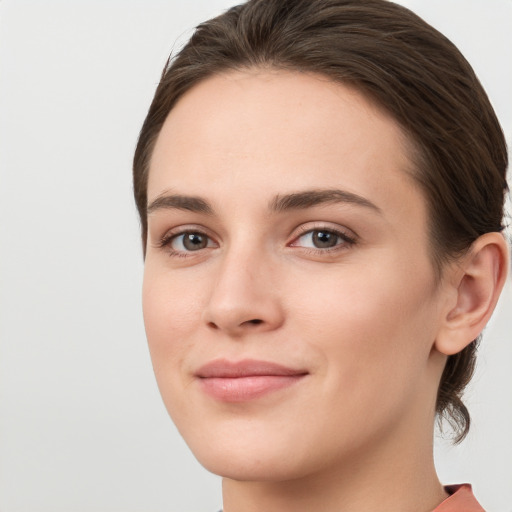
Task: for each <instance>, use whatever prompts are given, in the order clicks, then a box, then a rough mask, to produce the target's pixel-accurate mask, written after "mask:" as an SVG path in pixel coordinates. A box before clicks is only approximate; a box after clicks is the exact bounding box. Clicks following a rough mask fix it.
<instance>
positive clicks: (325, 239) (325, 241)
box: [313, 231, 338, 248]
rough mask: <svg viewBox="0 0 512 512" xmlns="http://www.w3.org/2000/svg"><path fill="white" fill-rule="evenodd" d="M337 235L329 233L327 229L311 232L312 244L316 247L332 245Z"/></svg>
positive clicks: (334, 243)
mask: <svg viewBox="0 0 512 512" xmlns="http://www.w3.org/2000/svg"><path fill="white" fill-rule="evenodd" d="M337 239H338V235H336V234H335V233H329V231H315V232H314V233H313V244H314V245H315V247H318V248H326V247H334V246H335V245H336V242H337Z"/></svg>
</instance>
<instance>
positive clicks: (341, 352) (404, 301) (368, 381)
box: [291, 255, 436, 401]
mask: <svg viewBox="0 0 512 512" xmlns="http://www.w3.org/2000/svg"><path fill="white" fill-rule="evenodd" d="M373 261H379V259H378V260H373ZM386 261H388V263H387V264H386ZM393 261H396V258H389V259H388V260H387V259H386V257H385V255H383V256H382V257H381V258H380V262H381V264H380V265H378V266H377V265H375V264H373V265H371V266H370V265H369V266H367V267H365V266H364V265H361V266H360V267H359V268H356V267H355V266H354V267H348V266H347V267H346V268H342V269H340V270H339V271H338V269H333V271H332V272H331V273H330V275H328V274H317V275H316V276H315V279H309V280H308V281H307V284H306V289H307V290H308V293H304V292H302V293H297V294H295V295H294V294H291V295H292V296H295V297H296V298H297V302H296V307H297V313H296V314H295V315H294V316H295V317H296V318H298V319H300V324H301V325H299V326H297V328H298V332H302V333H308V335H307V342H308V343H309V344H310V345H311V346H312V347H313V348H316V349H317V350H320V351H321V352H322V356H323V358H324V359H325V367H326V368H327V372H328V377H329V379H330V381H329V382H331V383H332V386H333V387H334V386H335V383H336V385H338V386H342V387H343V388H345V389H348V390H349V391H350V393H353V396H355V397H356V396H357V397H359V399H360V400H362V401H364V400H367V397H366V398H363V396H362V395H364V394H371V393H375V392H376V394H380V390H382V392H383V393H384V392H385V391H384V390H388V391H389V389H390V388H391V387H393V388H397V389H401V388H403V386H404V385H406V384H407V386H411V385H414V383H415V382H417V381H418V374H419V372H421V371H424V369H425V366H426V364H427V360H428V356H429V353H430V349H431V346H432V342H433V340H434V338H435V325H436V322H435V300H434V295H433V291H432V277H431V272H430V266H429V265H426V264H423V265H416V272H415V273H410V272H407V269H406V268H403V269H402V267H401V265H400V263H399V262H398V261H396V262H395V263H393ZM413 274H414V275H413ZM303 287H304V281H303V286H302V288H303ZM391 376H392V377H393V378H390V377H391ZM341 380H343V382H340V381H341ZM404 391H405V390H404ZM404 391H402V393H403V392H404Z"/></svg>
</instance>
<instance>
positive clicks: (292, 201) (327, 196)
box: [270, 189, 382, 213]
mask: <svg viewBox="0 0 512 512" xmlns="http://www.w3.org/2000/svg"><path fill="white" fill-rule="evenodd" d="M329 203H348V204H355V205H357V206H363V207H365V208H370V209H372V210H374V211H376V212H378V213H382V210H381V209H380V208H379V207H378V206H377V205H376V204H374V203H372V202H371V201H369V200H368V199H366V198H365V197H362V196H359V195H357V194H354V193H352V192H347V191H346V190H339V189H322V190H305V191H303V192H296V193H293V194H286V195H278V196H276V197H275V198H274V199H273V200H272V201H271V203H270V209H271V210H272V211H275V212H282V211H286V210H303V209H306V208H311V207H313V206H319V205H322V204H329Z"/></svg>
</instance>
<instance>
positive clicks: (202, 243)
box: [183, 233, 206, 251]
mask: <svg viewBox="0 0 512 512" xmlns="http://www.w3.org/2000/svg"><path fill="white" fill-rule="evenodd" d="M183 245H184V247H185V248H186V249H188V250H189V251H197V250H198V249H204V248H205V247H206V237H204V236H203V235H201V234H200V233H187V234H186V235H185V236H184V237H183Z"/></svg>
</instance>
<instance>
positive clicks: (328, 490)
mask: <svg viewBox="0 0 512 512" xmlns="http://www.w3.org/2000/svg"><path fill="white" fill-rule="evenodd" d="M407 153H408V152H407V139H406V137H405V136H404V134H403V133H402V131H401V129H400V127H399V126H398V125H397V123H396V122H395V121H394V120H393V119H391V118H390V117H389V116H387V115H386V114H385V113H384V112H382V111H381V110H380V109H378V108H377V107H376V106H374V105H373V104H372V103H370V102H369V101H367V100H366V99H365V98H364V97H363V96H362V95H360V94H359V93H358V92H356V91H354V90H352V89H350V88H348V87H345V86H342V85H340V84H333V83H331V82H329V81H327V80H325V79H323V78H321V77H318V76H314V75H308V74H299V73H292V72H284V71H271V70H249V71H244V72H230V73H228V74H223V75H218V76H215V77H212V78H209V79H207V80H205V81H203V82H202V83H200V84H199V85H197V86H195V87H194V88H193V89H191V90H190V91H189V92H188V93H186V94H185V96H184V97H182V98H181V99H180V100H179V102H178V103H177V105H176V106H175V107H174V108H173V110H172V111H171V113H170V115H169V116H168V118H167V120H166V122H165V124H164V126H163V128H162V131H161V133H160V135H159V138H158V140H157V143H156V146H155V149H154V153H153V158H152V162H151V168H150V175H149V182H148V204H149V205H152V206H150V211H149V214H148V227H149V234H148V240H147V254H146V263H145V275H144V289H143V306H144V319H145V324H146V331H147V337H148V343H149V348H150V352H151V357H152V361H153V366H154V370H155V374H156V378H157V382H158V385H159V388H160V391H161V394H162V397H163V399H164V402H165V404H166V407H167V409H168V411H169V413H170V415H171V417H172V418H173V420H174V422H175V423H176V425H177V427H178V429H179V430H180V432H181V434H182V435H183V437H184V438H185V440H186V442H187V443H188V444H189V446H190V448H191V449H192V451H193V452H194V454H195V456H196V457H197V458H198V460H199V461H200V462H201V463H202V464H203V465H204V466H205V467H206V468H207V469H209V470H210V471H212V472H214V473H217V474H219V475H222V476H223V477H224V480H223V495H224V510H225V512H234V511H237V512H240V511H242V512H245V511H253V510H254V511H256V510H266V511H270V512H272V511H274V510H275V511H277V510H280V511H282V510H293V511H301V510H304V511H306V510H309V511H310V510H322V511H325V512H329V511H331V510H332V511H334V510H336V511H339V510H343V511H345V512H347V511H348V512H358V511H361V512H362V511H365V512H367V511H368V510H379V511H387V510H389V511H391V510H393V511H394V512H397V511H404V512H405V511H412V510H414V511H415V512H421V511H425V512H428V511H431V510H433V509H434V508H435V507H436V506H437V505H438V504H439V503H440V502H441V501H442V500H443V499H444V498H445V497H446V494H445V493H444V491H443V489H442V487H441V485H440V483H439V481H438V479H437V476H436V473H435V469H434V465H433V460H432V430H433V429H432V426H433V421H434V416H435V397H436V392H437V387H438V384H439V380H440V376H441V372H442V369H443V366H444V363H445V360H446V355H445V354H446V353H448V352H449V351H450V350H455V349H454V348H453V346H450V342H448V341H446V340H447V339H453V337H449V336H448V335H445V333H446V318H447V316H448V315H447V312H448V311H452V312H453V311H455V312H457V311H458V310H457V307H458V306H457V305H458V304H459V305H460V304H461V302H460V299H459V297H458V295H457V293H456V290H457V286H455V285H454V283H455V284H458V283H460V281H461V279H462V277H461V276H463V274H464V273H463V272H462V271H460V270H458V271H454V272H453V273H452V274H448V278H446V279H442V280H441V282H437V281H436V279H435V273H434V268H433V266H432V262H431V260H430V258H429V250H428V249H429V241H428V235H427V219H428V212H427V206H426V202H425V199H424V197H423V194H422V192H421V191H420V190H419V188H418V187H417V185H416V184H415V182H414V181H413V179H412V178H411V176H410V174H409V172H410V171H411V169H412V167H413V164H412V162H411V161H410V159H409V158H408V154H407ZM333 189H336V190H341V191H343V193H344V194H341V195H338V196H337V200H336V201H334V200H330V201H321V202H320V203H319V204H310V205H307V207H304V205H302V207H294V208H281V209H276V208H275V204H276V201H278V199H279V198H281V197H283V196H285V195H287V194H297V193H302V192H304V191H311V190H313V191H325V190H333ZM346 193H349V194H353V195H357V197H359V198H363V199H362V200H357V201H354V197H353V196H350V195H347V194H346ZM170 196H179V198H178V199H176V198H175V197H174V199H168V198H169V197H170ZM183 197H194V198H197V197H199V198H201V200H202V201H204V202H205V203H207V208H206V207H205V205H204V204H202V203H201V204H200V205H199V206H202V210H203V211H201V208H198V204H197V201H196V202H195V203H194V201H191V200H190V199H183ZM317 199H318V198H317ZM347 199H350V200H347ZM365 202H368V203H371V204H372V205H373V206H369V205H368V204H363V203H365ZM272 205H274V208H271V206H272ZM281 206H283V205H281ZM206 209H207V210H208V211H206ZM192 210H197V211H192ZM315 229H316V230H317V231H316V232H313V230H315ZM318 230H324V231H325V230H330V231H331V233H332V235H331V240H334V241H335V244H334V245H333V247H330V248H324V247H320V248H319V247H315V239H314V238H313V234H314V233H316V234H318ZM184 232H188V233H190V232H200V233H202V234H203V235H202V236H203V237H205V238H204V240H206V241H207V243H206V245H205V246H204V247H203V248H200V249H198V250H189V249H187V247H189V246H185V245H183V236H181V235H183V233H184ZM335 232H339V233H341V235H335V234H334V233H335ZM488 252H489V253H491V252H492V251H488ZM494 253H496V251H494ZM498 253H499V251H498ZM494 259H496V258H494ZM498 259H499V258H498ZM487 260H489V261H490V260H492V254H491V256H489V257H488V258H487ZM499 279H501V278H499ZM472 283H473V281H471V282H470V283H468V285H467V286H468V287H471V286H472ZM492 307H493V305H492V304H491V305H490V306H489V308H491V309H492ZM453 315H455V313H453ZM477 328H478V327H477ZM469 335H473V332H471V333H470V334H468V336H469ZM466 338H467V336H466V337H465V338H464V340H463V343H468V342H469V341H471V340H470V339H466ZM471 339H473V338H471ZM439 340H441V341H439ZM443 340H445V341H443ZM438 342H440V343H441V342H444V343H445V344H447V347H445V348H446V350H444V353H443V351H441V350H439V347H438V346H437V345H436V344H437V343H438ZM461 343H462V341H461ZM217 358H225V359H228V360H230V361H240V360H243V359H248V358H250V359H258V360H265V361H271V362H275V363H279V364H281V365H284V366H287V367H291V368H300V369H302V370H304V371H305V373H307V375H306V376H305V377H304V378H301V379H299V380H298V381H297V383H294V384H293V385H291V386H288V387H286V388H283V389H280V390H277V391H274V392H272V393H268V394H265V395H263V396H261V397H259V398H257V399H253V400H248V401H241V402H234V403H233V402H225V401H220V400H216V399H215V398H212V397H211V396H209V395H207V394H206V393H205V392H204V390H203V388H202V386H201V382H200V380H201V379H198V378H197V376H196V372H197V370H198V368H200V367H201V366H202V365H204V364H206V363H208V362H210V361H212V360H215V359H217ZM369 489H371V492H369Z"/></svg>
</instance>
